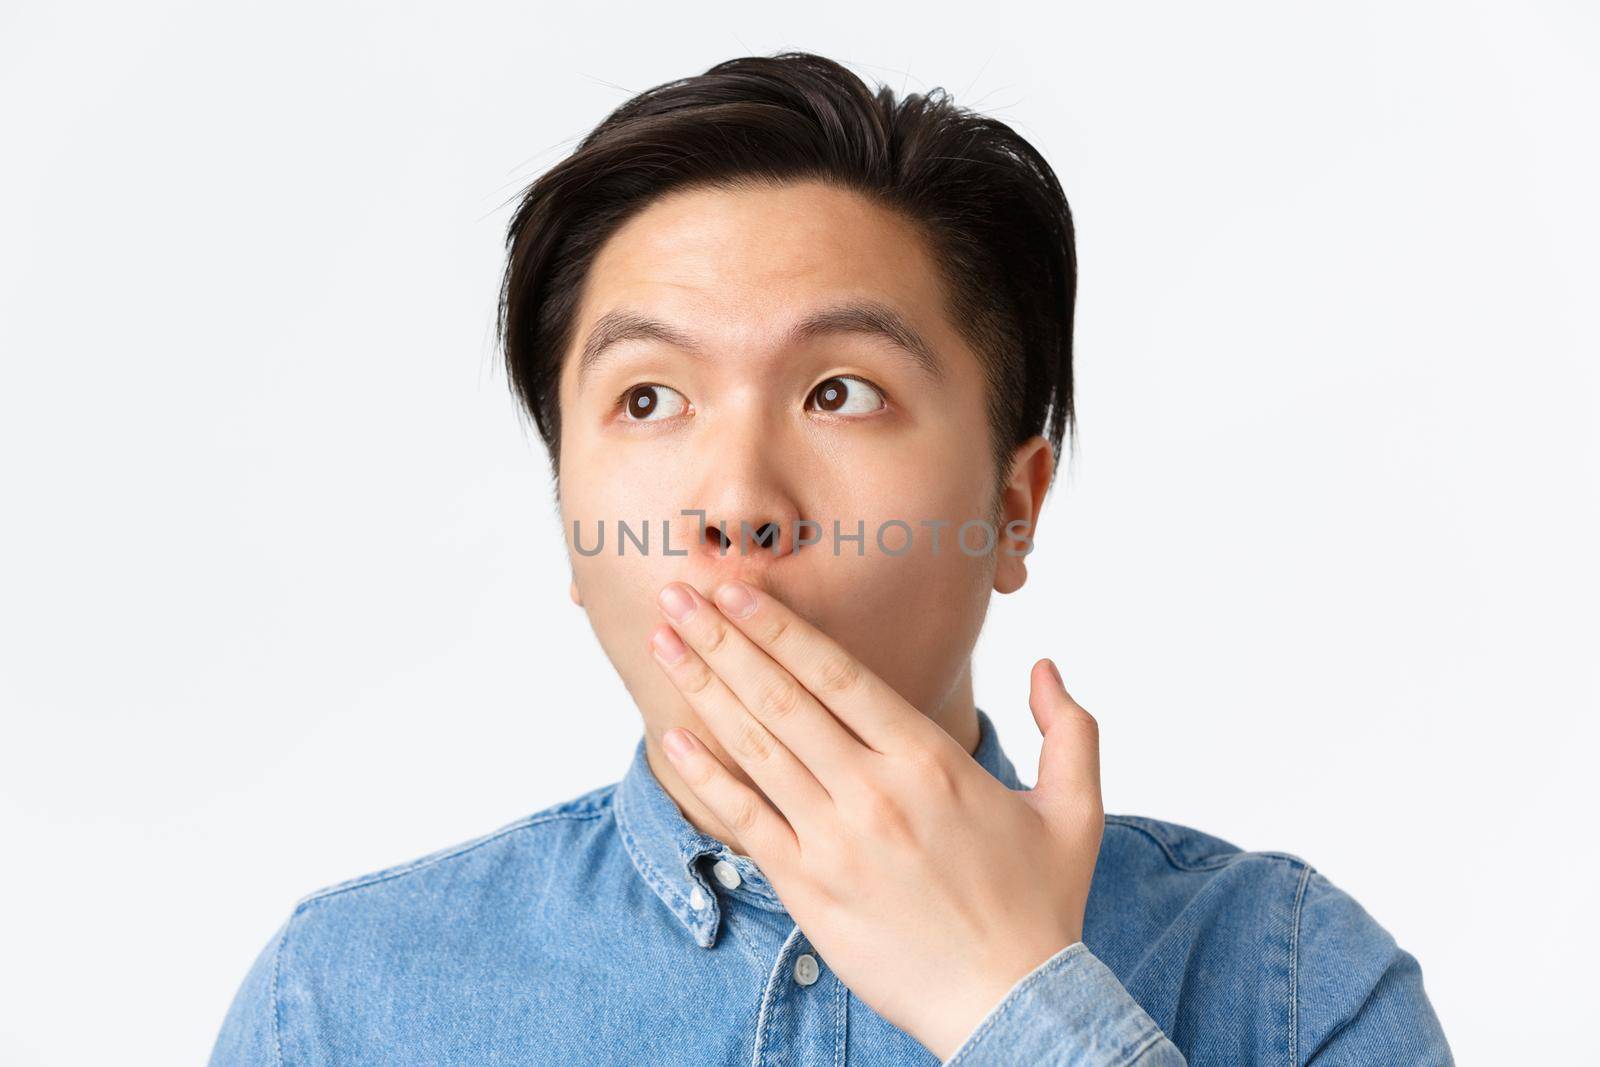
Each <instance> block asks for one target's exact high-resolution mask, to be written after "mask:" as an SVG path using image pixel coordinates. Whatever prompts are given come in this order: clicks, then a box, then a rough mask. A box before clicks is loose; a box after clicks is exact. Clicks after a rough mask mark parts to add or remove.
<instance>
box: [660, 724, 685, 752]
mask: <svg viewBox="0 0 1600 1067" xmlns="http://www.w3.org/2000/svg"><path fill="white" fill-rule="evenodd" d="M661 744H662V747H664V748H665V749H666V750H667V755H669V756H671V757H673V758H674V759H681V758H682V757H684V756H687V755H688V754H689V735H688V734H686V733H684V732H683V731H682V730H668V731H667V732H666V733H664V734H662V735H661Z"/></svg>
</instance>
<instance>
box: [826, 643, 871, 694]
mask: <svg viewBox="0 0 1600 1067" xmlns="http://www.w3.org/2000/svg"><path fill="white" fill-rule="evenodd" d="M860 681H861V668H859V667H857V666H856V661H855V660H853V659H851V658H850V657H849V656H847V655H845V654H843V653H840V652H830V653H828V654H827V655H826V656H824V657H823V658H822V660H821V661H820V662H819V663H818V664H817V689H818V691H819V692H821V693H824V694H830V695H833V694H839V693H846V692H849V691H850V690H851V689H854V688H855V686H856V684H857V683H858V682H860Z"/></svg>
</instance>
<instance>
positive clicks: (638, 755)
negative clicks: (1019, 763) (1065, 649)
mask: <svg viewBox="0 0 1600 1067" xmlns="http://www.w3.org/2000/svg"><path fill="white" fill-rule="evenodd" d="M976 710H977V713H978V747H977V749H976V750H975V751H974V752H973V753H972V758H973V759H974V760H976V761H977V762H978V764H979V765H980V766H982V767H983V769H984V770H986V771H988V772H989V773H990V774H992V775H994V777H995V778H996V779H998V780H999V781H1000V782H1002V783H1004V784H1005V786H1006V787H1007V788H1009V789H1026V788H1028V787H1027V786H1024V785H1023V784H1022V782H1021V781H1019V780H1018V778H1017V772H1016V768H1015V767H1013V766H1012V764H1011V760H1010V759H1009V758H1008V757H1007V756H1006V753H1005V750H1004V749H1002V748H1001V747H1000V736H999V734H998V733H996V732H995V728H994V722H993V720H991V719H990V718H989V716H988V714H987V713H986V712H984V710H983V709H982V708H978V709H976ZM646 751H647V750H646V747H645V738H644V735H642V734H641V735H640V737H639V742H638V744H637V745H636V746H635V747H634V750H633V759H632V762H630V763H629V765H628V770H627V773H626V774H624V775H623V777H622V780H621V781H620V782H619V783H617V788H616V792H615V794H614V796H613V799H612V807H613V810H614V811H615V814H616V819H617V828H618V830H619V831H620V832H621V835H622V843H623V847H625V848H626V849H627V850H628V856H629V858H630V859H632V860H633V865H634V867H635V868H636V869H637V870H638V872H639V876H640V877H641V878H643V879H644V881H645V884H647V885H648V886H649V887H650V888H651V889H652V890H654V891H655V894H656V896H658V897H660V898H661V902H662V903H663V904H665V905H666V906H667V908H668V910H670V911H671V912H672V914H674V915H676V916H677V917H678V921H679V922H681V923H682V924H683V926H684V928H685V929H687V930H688V931H689V933H690V934H691V935H692V936H693V937H694V939H695V943H696V944H698V945H700V946H701V947H702V948H710V947H711V946H712V945H714V944H716V941H717V932H718V930H719V928H720V925H721V921H722V908H723V896H724V895H727V896H733V897H738V898H739V899H740V900H741V901H744V902H746V903H748V904H750V905H751V906H753V907H758V908H763V909H765V910H767V911H786V910H787V909H785V908H784V906H783V904H782V902H781V901H779V899H778V895H777V893H776V892H774V891H773V889H772V885H771V883H770V882H768V881H767V878H766V876H765V875H764V874H762V873H761V869H760V868H759V867H757V866H756V864H755V862H754V861H753V860H751V859H750V857H749V856H745V855H742V854H739V853H736V852H734V851H733V850H732V849H731V848H729V847H728V846H727V845H726V844H724V843H723V842H722V841H720V840H718V839H717V838H715V837H712V836H710V835H709V834H703V833H701V832H700V831H699V830H697V829H695V828H694V826H693V825H692V824H691V823H690V822H689V820H688V819H686V818H684V816H683V812H682V810H681V809H679V807H678V805H677V802H676V801H674V800H673V799H672V797H671V796H670V795H669V794H668V793H667V791H666V790H665V789H664V788H662V786H661V782H660V780H659V779H657V778H656V775H655V772H654V771H653V770H651V768H650V761H649V759H648V758H647V755H646ZM722 864H728V865H729V867H731V868H732V870H731V871H730V870H729V867H724V866H721V865H722ZM719 871H720V874H719V873H718V872H719ZM734 872H736V873H737V875H738V878H737V880H735V879H734V877H733V874H734ZM728 882H735V884H734V886H733V887H731V888H730V887H729V886H728V885H727V883H728ZM697 904H698V905H699V907H696V906H695V905H697Z"/></svg>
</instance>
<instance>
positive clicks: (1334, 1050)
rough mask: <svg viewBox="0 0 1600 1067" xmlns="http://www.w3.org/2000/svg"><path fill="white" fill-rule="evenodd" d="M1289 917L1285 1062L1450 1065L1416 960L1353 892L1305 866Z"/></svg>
mask: <svg viewBox="0 0 1600 1067" xmlns="http://www.w3.org/2000/svg"><path fill="white" fill-rule="evenodd" d="M1295 919H1296V921H1295V946H1296V951H1295V955H1294V960H1295V966H1294V972H1293V973H1294V975H1295V988H1294V996H1293V1002H1294V1003H1293V1008H1294V1010H1293V1014H1292V1017H1291V1018H1292V1021H1293V1029H1292V1032H1291V1041H1292V1042H1293V1055H1292V1057H1291V1059H1290V1062H1291V1063H1295V1064H1305V1065H1309V1067H1343V1065H1345V1064H1368V1063H1404V1064H1414V1065H1416V1067H1454V1064H1455V1059H1454V1058H1453V1056H1452V1055H1451V1052H1450V1045H1449V1043H1448V1042H1447V1041H1446V1040H1445V1036H1444V1030H1443V1029H1442V1028H1441V1027H1440V1025H1439V1017H1438V1016H1437V1015H1436V1014H1435V1013H1434V1010H1433V1005H1432V1004H1431V1003H1430V1002H1429V1000H1428V994H1427V992H1426V991H1425V990H1424V989H1423V986H1422V968H1421V966H1420V965H1419V964H1418V963H1417V960H1416V958H1415V957H1414V956H1412V955H1411V954H1410V953H1409V952H1406V951H1405V950H1404V949H1402V948H1400V947H1399V946H1398V945H1397V944H1396V943H1395V940H1394V938H1393V937H1391V936H1390V935H1389V932H1388V931H1387V930H1385V929H1384V928H1383V927H1382V926H1380V925H1379V924H1378V923H1377V921H1376V920H1375V919H1373V918H1372V916H1371V915H1369V914H1368V913H1367V912H1366V910H1365V909H1364V908H1362V907H1361V905H1360V904H1359V903H1357V902H1356V901H1355V899H1354V898H1352V897H1351V896H1350V895H1349V894H1347V893H1345V892H1344V891H1343V890H1341V889H1339V888H1338V887H1337V886H1335V885H1334V884H1333V883H1332V882H1330V881H1328V879H1327V878H1325V877H1324V876H1323V875H1322V874H1320V873H1318V872H1317V871H1314V870H1311V871H1309V872H1308V874H1307V877H1306V882H1305V886H1304V889H1303V890H1302V892H1301V894H1300V905H1299V908H1298V909H1297V911H1296V915H1295Z"/></svg>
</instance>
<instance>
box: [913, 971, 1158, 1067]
mask: <svg viewBox="0 0 1600 1067" xmlns="http://www.w3.org/2000/svg"><path fill="white" fill-rule="evenodd" d="M1183 1063H1184V1058H1183V1054H1182V1053H1181V1052H1179V1051H1178V1049H1177V1046H1175V1045H1173V1043H1172V1042H1171V1041H1169V1040H1167V1036H1166V1035H1165V1034H1164V1033H1162V1032H1161V1028H1160V1027H1159V1026H1157V1025H1156V1023H1155V1020H1154V1019H1152V1018H1150V1016H1149V1015H1148V1014H1146V1013H1145V1010H1144V1009H1143V1008H1142V1007H1140V1006H1139V1002H1138V1001H1136V1000H1134V999H1133V996H1132V995H1131V994H1130V993H1129V992H1128V991H1127V989H1125V988H1124V987H1123V985H1122V983H1121V982H1119V981H1118V980H1117V976H1116V975H1115V974H1112V973H1111V968H1109V967H1107V966H1106V965H1105V964H1104V963H1102V962H1100V959H1099V957H1097V956H1096V955H1095V954H1094V953H1092V952H1090V951H1089V947H1088V946H1087V945H1085V944H1084V943H1083V942H1082V941H1078V942H1074V943H1073V944H1071V945H1068V946H1067V947H1066V948H1064V949H1062V950H1061V951H1060V952H1057V953H1056V954H1055V955H1054V956H1051V957H1050V958H1049V959H1047V960H1045V961H1044V962H1043V963H1041V964H1039V966H1037V967H1035V968H1034V969H1033V970H1032V971H1031V972H1029V973H1028V974H1027V976H1025V977H1024V978H1023V979H1022V980H1021V981H1019V982H1018V983H1017V984H1016V985H1015V986H1013V987H1012V989H1011V992H1009V993H1007V994H1006V997H1005V999H1004V1000H1002V1001H1001V1002H1000V1003H999V1004H997V1005H995V1007H994V1008H993V1009H992V1010H990V1012H989V1014H988V1015H986V1016H984V1017H983V1021H982V1022H980V1023H979V1024H978V1026H977V1029H975V1030H973V1032H972V1033H971V1034H970V1035H969V1036H968V1037H967V1040H966V1042H965V1043H964V1044H963V1045H962V1046H961V1047H960V1048H958V1049H957V1050H956V1051H955V1054H954V1055H953V1056H951V1057H950V1059H948V1060H946V1061H945V1064H944V1067H1020V1065H1022V1064H1028V1065H1056V1067H1068V1065H1071V1067H1114V1065H1117V1067H1120V1065H1127V1064H1137V1065H1138V1067H1182V1064H1183Z"/></svg>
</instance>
